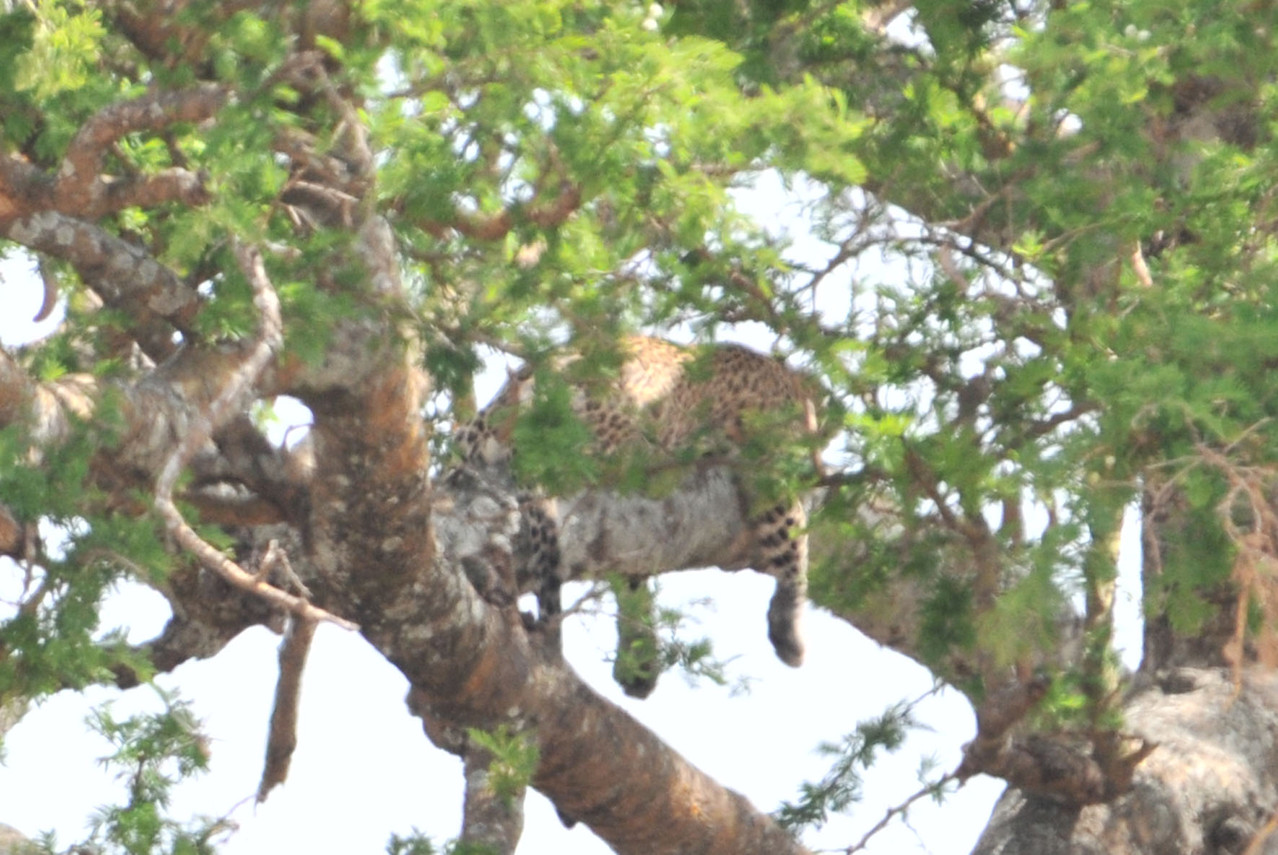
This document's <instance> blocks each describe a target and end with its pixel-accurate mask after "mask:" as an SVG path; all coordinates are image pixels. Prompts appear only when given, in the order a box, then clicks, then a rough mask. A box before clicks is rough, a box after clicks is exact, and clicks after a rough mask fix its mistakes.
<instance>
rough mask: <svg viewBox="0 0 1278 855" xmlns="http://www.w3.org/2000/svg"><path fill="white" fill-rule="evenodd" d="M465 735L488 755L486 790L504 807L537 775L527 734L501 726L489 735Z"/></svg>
mask: <svg viewBox="0 0 1278 855" xmlns="http://www.w3.org/2000/svg"><path fill="white" fill-rule="evenodd" d="M466 735H467V736H468V737H470V739H471V741H472V742H474V743H475V745H477V746H479V747H480V748H482V749H483V750H485V751H487V752H488V753H489V754H490V755H492V760H491V761H489V763H488V786H489V788H491V789H492V791H493V794H494V795H496V796H497V798H499V799H501V800H502V802H504V803H507V804H509V803H511V802H513V800H514V799H515V798H516V797H517V796H518V795H519V794H520V793H522V792H523V791H524V789H525V788H527V786H528V784H529V782H530V781H531V780H532V776H533V773H534V772H536V771H537V760H538V759H539V757H540V751H539V750H538V748H537V743H536V742H535V741H533V738H532V737H531V736H530V735H529V734H527V733H515V732H512V731H511V730H510V729H509V728H508V727H506V725H504V724H503V725H499V726H498V727H497V729H496V730H492V731H485V730H479V729H477V728H473V727H472V728H470V729H469V730H467V731H466Z"/></svg>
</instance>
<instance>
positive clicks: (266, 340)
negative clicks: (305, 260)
mask: <svg viewBox="0 0 1278 855" xmlns="http://www.w3.org/2000/svg"><path fill="white" fill-rule="evenodd" d="M232 249H233V251H234V253H235V258H236V261H237V262H238V263H239V265H240V268H241V269H242V270H243V272H244V274H245V276H247V277H248V280H249V282H250V284H251V285H252V287H253V305H254V306H255V307H256V308H257V310H258V315H259V317H260V319H261V320H260V327H259V330H258V335H257V340H256V341H255V342H253V344H252V346H251V348H250V349H249V351H248V354H247V355H246V356H245V358H244V360H243V362H242V363H241V365H240V366H239V368H237V369H232V370H231V371H230V375H229V377H228V378H227V380H226V382H225V384H224V385H223V387H222V390H221V392H220V393H219V394H218V396H217V397H216V398H215V399H214V400H213V402H212V403H211V404H209V406H208V407H207V408H206V410H205V411H204V412H198V413H196V414H195V416H196V417H195V418H194V419H193V423H192V425H191V426H190V429H189V431H188V432H187V433H186V435H185V436H184V437H183V438H182V440H181V441H180V442H179V443H178V445H177V447H176V448H174V449H173V452H172V453H171V454H170V455H169V457H168V460H166V461H165V463H164V466H163V467H162V468H161V469H160V475H159V477H158V478H157V479H156V484H155V499H154V504H155V508H156V510H157V511H159V513H160V515H161V517H163V519H164V521H165V525H166V527H167V529H168V531H169V534H170V536H172V537H173V538H174V540H176V541H177V542H178V544H179V545H180V546H182V548H184V549H186V550H187V551H189V552H190V553H192V554H193V555H195V556H196V557H197V558H198V559H199V560H200V563H201V564H203V565H204V566H205V567H207V568H208V569H210V570H212V571H213V572H215V573H217V574H218V575H219V576H221V577H222V578H223V579H225V580H226V581H228V582H230V583H231V584H232V585H234V586H235V587H237V588H240V589H242V590H244V591H247V592H249V593H251V594H254V595H255V596H258V597H261V598H262V599H264V600H266V601H267V602H270V603H272V604H273V605H276V606H278V607H280V608H282V609H285V610H286V611H288V612H290V613H292V614H294V615H296V616H297V617H298V618H300V619H302V620H311V621H320V620H325V621H331V622H333V623H336V624H337V625H338V626H341V627H343V628H344V629H355V628H356V627H355V625H354V624H353V623H351V622H350V621H347V620H345V619H343V618H339V617H337V616H336V615H332V614H330V613H329V612H327V611H325V610H323V609H321V608H318V607H317V606H314V605H312V604H311V603H309V602H308V601H307V600H305V599H304V598H302V597H297V596H294V595H292V594H289V593H287V592H286V591H283V590H281V589H279V588H276V587H275V586H273V585H271V584H268V583H267V582H266V581H265V580H263V579H261V578H259V577H258V576H256V575H254V574H251V573H248V572H247V571H245V570H244V568H242V567H240V566H239V565H238V564H236V563H235V562H234V561H232V560H230V559H229V558H227V557H226V556H225V555H223V554H222V553H221V552H219V551H218V550H217V549H216V548H215V547H214V546H213V545H212V544H210V543H209V542H208V541H206V540H204V538H202V537H200V536H199V534H198V533H197V532H196V531H195V529H193V528H191V526H190V524H189V523H187V522H186V520H185V519H184V518H183V517H182V514H181V512H180V511H178V509H177V506H176V505H174V504H173V487H174V485H175V484H176V483H177V479H178V475H179V474H180V473H181V471H182V469H183V468H184V467H185V465H186V462H187V461H188V460H189V459H190V458H191V457H192V456H193V455H194V454H195V451H196V450H197V449H198V448H199V447H200V446H202V445H203V444H204V443H205V442H207V441H208V440H209V438H210V437H211V436H212V434H213V431H214V430H215V429H216V428H217V427H218V426H220V425H222V424H225V423H226V422H227V421H228V420H229V419H230V417H231V416H232V415H233V414H234V413H236V412H238V411H239V410H240V409H241V408H242V407H243V406H244V405H245V404H246V403H247V398H248V396H249V395H250V393H251V392H252V390H253V386H254V384H255V383H256V382H257V379H258V378H259V377H260V376H261V374H262V372H263V371H265V370H266V367H267V366H268V365H269V364H270V363H271V361H272V360H273V359H274V356H275V353H276V351H278V350H279V348H280V345H281V344H282V343H283V339H284V332H283V324H282V321H281V320H280V305H279V297H278V296H277V295H276V293H275V289H274V288H273V287H272V286H271V283H270V281H269V280H268V279H267V277H266V270H265V267H264V266H263V264H262V256H261V254H260V253H259V252H257V250H255V249H250V248H248V247H245V246H244V245H243V244H241V243H239V242H238V241H234V242H233V243H232Z"/></svg>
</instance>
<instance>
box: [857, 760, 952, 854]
mask: <svg viewBox="0 0 1278 855" xmlns="http://www.w3.org/2000/svg"><path fill="white" fill-rule="evenodd" d="M957 779H958V773H957V772H950V773H949V774H948V775H945V776H944V777H943V778H941V779H939V780H937V781H935V782H933V783H931V784H927V785H925V786H924V787H923V788H922V789H920V790H918V791H917V792H914V793H912V794H910V796H909V798H907V799H906V800H905V801H903V802H901V803H900V804H897V805H893V806H892V807H890V808H888V809H887V812H886V813H884V814H883V818H882V819H880V820H879V821H878V822H876V823H874V825H873V826H872V827H871V828H870V830H869V831H867V832H865V834H863V835H861V839H860V840H858V841H857V842H856V843H854V844H852V845H851V846H849V847H848V848H847V849H844V850H843V851H844V853H845V855H852V853H853V852H860V851H862V850H864V849H865V847H866V846H867V845H868V844H869V842H870V838H871V837H873V836H874V835H876V834H878V833H879V832H880V831H882V830H883V829H885V828H887V826H888V823H890V822H891V821H892V820H893V819H894V818H896V817H898V816H904V815H905V813H906V812H907V811H908V810H909V809H910V806H911V805H913V804H914V803H915V802H917V801H918V800H919V799H921V798H923V797H924V796H930V795H932V794H934V793H936V792H937V791H938V790H940V789H941V787H944V786H945V785H946V784H948V783H949V782H950V781H954V780H957Z"/></svg>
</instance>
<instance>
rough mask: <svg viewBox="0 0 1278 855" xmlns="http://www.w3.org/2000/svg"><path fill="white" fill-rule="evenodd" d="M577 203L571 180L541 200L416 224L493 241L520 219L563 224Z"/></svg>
mask: <svg viewBox="0 0 1278 855" xmlns="http://www.w3.org/2000/svg"><path fill="white" fill-rule="evenodd" d="M580 206H581V188H580V187H578V186H577V185H576V184H573V183H565V184H564V185H563V187H562V188H561V189H560V191H559V195H557V196H556V197H555V198H553V199H550V200H548V201H545V202H542V203H541V204H536V203H532V204H527V205H515V206H514V207H511V208H504V209H502V210H501V211H499V212H498V213H496V214H490V215H481V214H471V213H466V212H464V211H456V212H454V214H453V216H452V218H451V219H450V220H448V221H447V222H438V221H435V220H429V221H425V222H422V223H419V225H420V226H421V228H422V229H424V230H425V231H427V232H430V233H431V234H433V235H442V234H443V233H445V232H446V231H447V230H449V229H453V230H454V231H456V232H458V233H459V234H461V235H462V236H463V237H468V238H472V239H474V240H484V241H494V240H500V239H502V238H504V237H505V236H506V235H507V234H509V233H510V230H511V229H513V228H514V227H515V224H516V223H518V222H519V221H520V220H527V221H528V222H531V223H533V224H534V225H536V226H538V227H539V228H542V229H551V228H554V227H555V226H559V225H562V224H563V223H564V222H566V221H567V219H568V218H569V217H570V216H572V214H573V212H574V211H576V210H577V209H578V208H579V207H580Z"/></svg>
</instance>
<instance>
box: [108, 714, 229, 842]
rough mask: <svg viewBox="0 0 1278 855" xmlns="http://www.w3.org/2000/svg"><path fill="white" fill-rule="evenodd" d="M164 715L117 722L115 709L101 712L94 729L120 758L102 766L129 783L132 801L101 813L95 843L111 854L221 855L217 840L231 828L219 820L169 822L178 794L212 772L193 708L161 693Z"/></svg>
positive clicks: (133, 717)
mask: <svg viewBox="0 0 1278 855" xmlns="http://www.w3.org/2000/svg"><path fill="white" fill-rule="evenodd" d="M157 693H158V694H159V697H160V700H161V701H162V702H163V704H164V709H163V710H161V711H160V712H157V713H149V714H142V715H135V716H131V717H129V718H127V719H123V720H119V719H116V718H115V717H114V716H113V715H112V714H111V710H110V707H109V706H104V707H101V708H99V709H98V710H96V711H95V713H94V715H93V717H92V718H91V719H90V721H89V725H90V726H91V727H92V729H93V730H94V731H95V732H96V733H98V734H100V735H102V736H103V737H105V738H106V739H107V741H108V742H110V743H111V745H112V746H113V747H114V748H115V753H113V754H111V755H109V756H107V757H103V758H102V759H101V761H100V762H101V763H102V765H103V766H105V767H106V768H108V769H112V770H116V777H117V778H119V779H121V780H123V781H125V783H126V786H127V791H128V801H127V803H125V804H124V805H119V806H110V807H104V808H102V809H100V810H99V811H98V813H97V815H96V816H95V817H94V818H93V822H92V836H91V838H90V839H91V841H92V842H93V843H94V844H95V845H97V846H100V847H102V849H103V851H106V852H121V853H128V855H153V853H166V855H167V853H171V855H204V853H211V852H213V851H215V846H214V841H213V838H214V837H216V836H218V835H220V834H223V833H225V832H226V831H227V830H228V828H227V826H226V824H225V823H224V822H222V821H221V820H217V819H209V818H197V819H195V820H192V821H190V822H187V823H179V822H177V821H175V820H173V819H170V818H168V817H166V816H165V808H167V807H168V803H169V797H170V794H171V792H172V790H173V788H174V787H175V786H176V785H178V784H179V783H181V782H182V781H183V780H185V779H187V778H191V777H193V776H196V775H199V774H202V773H203V772H205V771H207V769H208V762H209V753H208V743H207V741H206V738H205V737H204V735H203V734H202V733H201V731H200V722H199V720H198V719H196V718H195V716H194V714H193V713H192V712H191V708H190V705H189V704H188V703H186V702H185V701H181V700H179V699H178V698H177V697H176V696H175V695H173V694H169V693H165V692H163V691H160V690H158V689H157Z"/></svg>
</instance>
